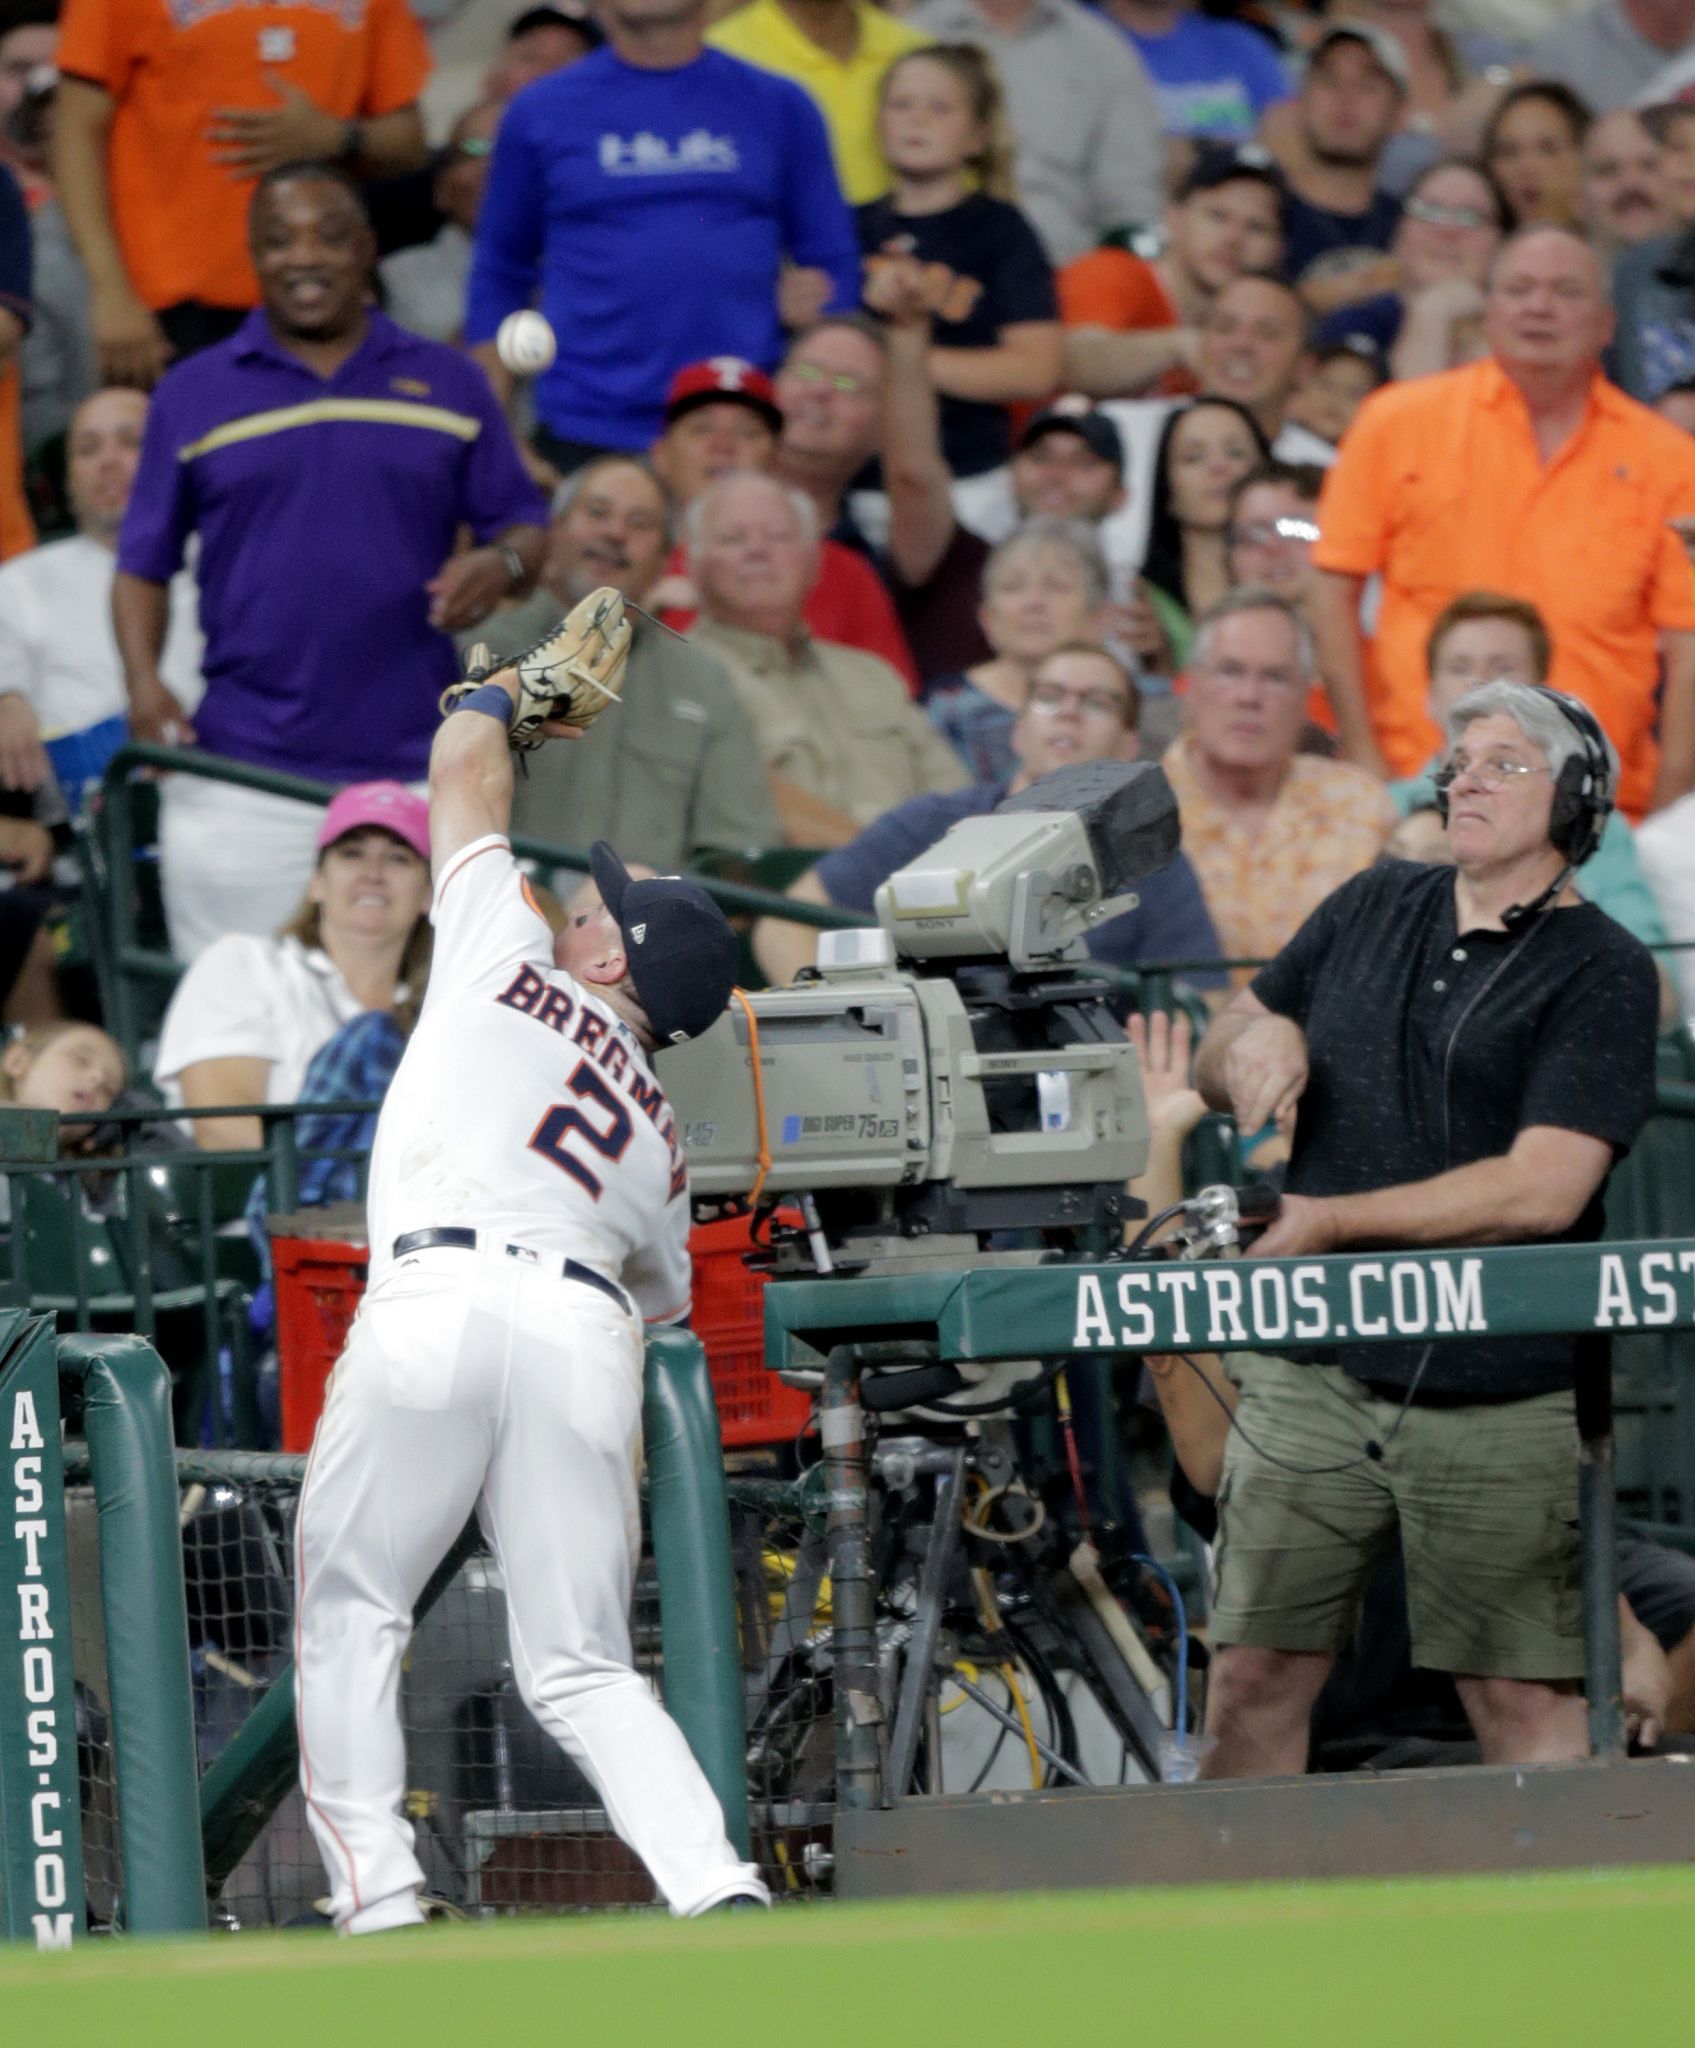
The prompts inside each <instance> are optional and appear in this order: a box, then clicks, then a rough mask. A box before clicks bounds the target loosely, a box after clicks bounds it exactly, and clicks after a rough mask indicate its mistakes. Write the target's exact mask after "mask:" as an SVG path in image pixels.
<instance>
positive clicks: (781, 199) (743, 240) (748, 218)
mask: <svg viewBox="0 0 1695 2048" xmlns="http://www.w3.org/2000/svg"><path fill="white" fill-rule="evenodd" d="M600 18H601V20H602V24H603V26H604V27H605V30H606V35H607V47H606V48H605V49H602V50H596V51H595V52H594V53H593V55H592V56H588V57H585V58H583V59H582V60H581V61H580V62H579V63H576V64H572V65H569V66H567V68H566V69H565V70H563V71H557V72H555V73H553V75H552V76H551V77H548V78H543V79H539V80H537V82H536V83H535V84H534V85H531V86H527V87H526V88H525V89H524V91H522V92H521V93H519V94H518V96H517V98H516V99H514V100H513V101H512V103H511V105H510V106H509V107H508V108H507V110H506V117H505V119H504V120H503V121H502V123H501V128H500V139H499V141H498V142H497V143H496V145H495V151H494V160H493V163H492V165H491V167H490V171H489V182H488V190H487V192H486V193H485V195H484V198H483V209H482V213H481V214H480V216H479V217H478V221H477V233H476V243H475V250H474V254H473V257H472V262H471V278H470V284H469V287H468V289H467V296H466V308H465V338H466V340H467V341H468V342H469V343H471V344H472V346H473V347H474V348H475V349H476V353H477V355H478V357H479V359H480V360H482V361H483V362H484V364H485V367H487V368H488V369H489V372H490V375H491V376H492V377H493V378H494V379H495V383H496V388H497V389H501V390H505V389H508V388H509V385H508V380H507V378H506V373H505V372H504V371H503V370H501V369H500V368H499V366H498V363H497V362H496V360H495V357H494V352H493V349H492V346H491V344H492V342H493V340H494V336H495V333H496V330H497V329H498V328H499V326H500V323H501V321H502V320H503V319H505V317H506V315H507V314H508V313H514V312H517V311H518V310H519V309H520V308H521V307H524V306H528V305H531V304H532V303H535V302H536V300H537V295H538V292H539V302H540V306H541V310H542V312H543V313H544V314H545V315H546V316H547V319H548V321H549V322H550V323H551V325H552V328H553V332H554V335H555V337H556V339H557V341H558V345H559V353H558V355H557V357H556V359H555V360H554V363H553V365H552V367H551V368H550V369H547V370H544V371H543V372H542V374H541V375H540V376H539V377H538V378H537V379H536V384H535V407H536V416H537V420H538V422H539V426H538V430H537V434H536V446H537V448H538V449H539V451H540V452H541V453H542V454H543V455H544V456H545V457H546V458H547V459H548V460H549V461H550V462H552V463H554V464H555V465H556V466H557V467H559V468H561V469H565V470H569V469H574V468H576V467H577V466H578V464H580V463H581V462H583V461H585V460H586V459H587V458H588V456H589V455H590V454H592V453H595V452H598V451H601V450H604V449H626V450H627V449H645V448H646V447H648V446H649V444H650V443H651V442H652V441H653V439H654V437H655V436H656V435H657V434H658V433H659V431H660V428H661V426H662V425H663V422H664V412H665V391H666V387H667V385H668V384H669V383H670V381H671V378H672V377H673V376H674V375H675V373H676V372H677V371H678V370H680V369H681V368H682V367H683V365H684V364H685V363H695V362H700V361H702V360H704V359H705V358H708V357H711V356H742V357H745V358H746V359H747V360H748V361H749V362H753V363H757V364H759V366H760V367H761V368H763V369H770V368H773V367H774V366H775V364H776V362H777V360H778V358H779V356H780V355H781V354H782V346H783V328H784V325H785V321H786V322H787V324H793V325H801V324H804V322H805V321H807V320H810V319H812V318H813V317H814V316H815V315H816V314H818V313H819V312H821V311H823V310H824V308H825V307H826V306H828V307H830V308H833V309H837V310H840V309H844V308H850V307H853V306H855V305H857V304H858V302H859V242H858V238H857V236H856V235H855V233H854V227H853V217H852V215H851V214H850V213H849V212H848V209H847V203H846V201H845V200H844V199H843V198H842V194H841V188H840V187H839V186H838V184H837V183H836V173H835V167H834V165H833V163H832V161H831V157H830V143H829V137H828V135H827V134H826V132H825V128H824V120H823V116H822V115H821V114H820V113H819V111H818V109H817V107H816V106H815V105H814V104H813V102H812V100H811V99H810V98H809V97H808V96H807V94H806V93H805V92H803V91H802V90H801V88H800V87H799V86H798V85H794V84H792V83H791V82H790V81H789V80H788V79H786V78H779V77H777V76H776V75H775V74H774V73H772V72H768V71H757V70H755V69H754V68H753V66H752V65H750V64H743V63H742V62H740V61H739V59H737V58H735V57H729V56H726V55H725V54H724V53H723V52H722V51H720V50H708V49H705V48H703V46H702V41H701V37H702V32H703V30H704V28H705V25H706V5H705V0H693V4H690V0H607V4H606V6H605V7H604V8H603V9H601V10H600ZM785 266H792V268H790V269H789V270H788V271H787V274H786V275H785ZM779 285H781V287H782V305H781V307H780V306H779Z"/></svg>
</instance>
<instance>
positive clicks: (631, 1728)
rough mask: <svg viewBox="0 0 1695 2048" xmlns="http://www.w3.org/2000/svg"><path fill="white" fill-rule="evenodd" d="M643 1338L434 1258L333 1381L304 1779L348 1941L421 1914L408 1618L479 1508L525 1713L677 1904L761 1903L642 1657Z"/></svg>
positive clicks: (313, 1564)
mask: <svg viewBox="0 0 1695 2048" xmlns="http://www.w3.org/2000/svg"><path fill="white" fill-rule="evenodd" d="M641 1407H642V1334H641V1329H640V1326H639V1324H638V1323H637V1322H636V1320H635V1319H634V1317H633V1316H630V1315H627V1314H625V1313H624V1312H623V1311H622V1310H621V1309H620V1308H619V1307H618V1305H617V1304H616V1303H615V1302H613V1301H611V1300H610V1299H608V1298H607V1297H606V1296H604V1295H602V1294H600V1293H599V1292H597V1291H596V1290H595V1289H594V1288H592V1287H586V1286H584V1285H583V1284H582V1283H581V1282H579V1281H571V1280H565V1279H563V1278H560V1277H558V1276H557V1275H552V1274H549V1273H547V1272H546V1271H544V1270H542V1269H540V1268H538V1267H533V1266H529V1265H527V1264H525V1263H524V1262H522V1261H520V1260H517V1259H513V1258H509V1257H506V1256H505V1255H504V1254H502V1253H499V1252H488V1253H484V1252H472V1251H459V1250H449V1249H445V1248H442V1249H432V1250H429V1251H425V1252H419V1253H414V1254H411V1255H409V1256H408V1257H407V1258H406V1259H404V1260H403V1261H401V1262H400V1263H399V1264H398V1265H394V1266H390V1267H389V1268H388V1269H387V1271H386V1272H384V1273H383V1274H382V1275H381V1277H380V1278H379V1280H378V1282H377V1283H376V1285H375V1286H374V1288H373V1289H372V1292H371V1293H370V1294H369V1295H368V1296H367V1297H366V1300H365V1302H364V1303H363V1305H362V1307H361V1309H360V1312H359V1315H358V1318H357V1320H356V1321H355V1323H354V1326H353V1330H352V1332H351V1334H350V1336H349V1339H348V1344H347V1349H346V1350H345V1351H344V1352H343V1354H342V1358H341V1361H340V1363H339V1364H338V1365H337V1367H336V1370H335V1374H334V1377H333V1379H332V1380H331V1383H330V1393H329V1397H328V1400H327V1402H326V1404H325V1408H324V1414H323V1419H322V1420H321V1421H320V1423H319V1425H318V1433H317V1437H316V1439H315V1440H314V1443H313V1446H312V1456H311V1460H310V1462H309V1464H308V1467H307V1472H306V1479H305V1483H304V1486H303V1488H302V1491H301V1499H300V1512H299V1520H298V1526H297V1532H296V1575H297V1581H296V1646H295V1647H296V1681H295V1682H296V1688H297V1714H298V1719H299V1728H300V1768H301V1783H302V1786H303V1788H304V1791H305V1795H306V1806H307V1813H308V1815H309V1817H310V1820H311V1825H312V1832H313V1834H314V1835H315V1836H316V1838H317V1843H318V1848H319V1851H320V1853H321V1854H322V1856H323V1859H324V1865H325V1868H326V1869H327V1871H328V1872H329V1875H330V1880H331V1884H332V1887H333V1895H332V1909H333V1912H334V1915H335V1921H336V1925H337V1926H338V1927H339V1928H340V1929H342V1931H344V1932H348V1933H370V1932H375V1931H376V1930H377V1929H379V1928H384V1927H395V1926H402V1925H405V1924H407V1923H409V1922H412V1921H416V1920H417V1919H419V1918H420V1917H421V1911H420V1908H419V1904H418V1893H419V1891H420V1889H421V1888H422V1885H423V1872H422V1871H421V1869H420V1868H419V1865H418V1861H417V1858H416V1857H415V1856H414V1854H413V1849H412V1840H413V1837H412V1828H411V1826H410V1824H409V1823H408V1822H407V1821H405V1820H404V1819H403V1818H402V1816H401V1812H400V1803H401V1797H402V1794H403V1792H404V1790H405V1784H406V1775H405V1773H406V1756H405V1745H404V1741H403V1738H402V1734H401V1729H400V1721H399V1711H398V1709H399V1687H400V1663H401V1658H402V1655H403V1654H404V1652H405V1649H406V1645H407V1642H408V1640H409V1639H410V1637H411V1633H412V1609H413V1605H414V1603H415V1602H416V1600H417V1598H418V1596H419V1594H420V1593H421V1592H422V1591H423V1588H424V1585H425V1582H426V1581H427V1580H428V1578H429V1575H430V1573H431V1572H432V1571H433V1570H434V1569H435V1567H436V1565H437V1564H438V1563H439V1561H440V1560H441V1558H442V1556H443V1555H444V1553H445V1552H446V1550H447V1548H448V1546H449V1545H450V1544H451V1543H452V1541H453V1539H454V1538H455V1537H456V1536H457V1535H458V1533H459V1531H460V1529H461V1528H463V1526H464V1524H465V1521H466V1518H467V1516H468V1515H469V1514H470V1513H471V1511H472V1510H473V1508H474V1509H475V1510H476V1513H477V1517H478V1520H479V1521H480V1523H481V1525H482V1529H483V1532H484V1534H485V1536H486V1537H487V1539H488V1541H489V1544H490V1546H491V1548H492V1549H493V1551H494V1555H495V1558H496V1561H497V1562H498V1564H499V1566H500V1571H501V1576H502V1579H503V1581H504V1583H505V1587H506V1602H507V1619H508V1626H509V1629H510V1634H511V1644H512V1667H513V1673H514V1676H515V1677H516V1679H517V1682H518V1686H519V1689H520V1691H521V1692H522V1694H523V1697H524V1700H525V1702H526V1704H527V1705H528V1706H529V1708H530V1711H531V1712H532V1713H533V1714H534V1715H535V1716H536V1718H537V1720H538V1721H539V1722H540V1723H541V1725H542V1726H543V1727H544V1728H545V1729H546V1730H547V1731H548V1733H549V1734H551V1735H552V1736H554V1738H555V1739H556V1740H557V1741H558V1742H559V1743H560V1745H561V1746H562V1747H563V1748H564V1749H565V1751H566V1752H567V1754H568V1755H569V1756H570V1757H571V1758H572V1759H573V1760H574V1761H575V1762H576V1764H577V1765H578V1766H579V1767H580V1768H581V1769H582V1770H583V1771H584V1772H585V1774H586V1775H587V1776H588V1778H589V1779H590V1780H591V1782H592V1783H593V1784H594V1785H595V1786H596V1788H597V1789H598V1790H599V1792H600V1794H601V1797H602V1799H603V1801H604V1802H605V1806H606V1812H607V1817H608V1818H609V1820H610V1821H611V1823H612V1825H613V1827H614V1828H615V1829H616V1830H617V1832H618V1833H619V1835H620V1836H622V1838H623V1839H624V1840H625V1841H626V1842H627V1843H628V1844H629V1845H630V1847H631V1848H633V1849H634V1850H635V1851H636V1853H637V1855H639V1856H640V1857H641V1859H642V1860H643V1862H644V1863H645V1864H646V1865H647V1867H648V1869H649V1870H650V1871H651V1872H652V1874H653V1877H654V1881H655V1882H656V1883H657V1885H658V1887H659V1889H660V1892H661V1893H662V1894H663V1896H664V1898H665V1900H666V1902H667V1904H668V1905H669V1906H670V1908H671V1910H672V1911H673V1912H674V1913H677V1914H691V1913H699V1912H703V1911H704V1910H705V1909H706V1908H707V1907H709V1906H712V1905H716V1904H718V1903H719V1902H720V1901H721V1900H723V1899H726V1898H729V1897H731V1896H733V1895H735V1894H737V1893H753V1894H755V1895H756V1896H761V1897H762V1896H764V1888H763V1886H762V1885H761V1883H760V1879H759V1873H758V1871H757V1869H756V1868H755V1867H754V1866H753V1865H751V1864H747V1863H743V1862H741V1861H740V1860H739V1858H738V1857H737V1855H736V1852H735V1850H734V1849H733V1848H732V1847H731V1845H730V1842H729V1840H728V1838H727V1837H726V1835H725V1832H724V1815H723V1811H722V1809H721V1808H720V1806H719V1804H718V1801H717V1798H716V1796H715V1795H714V1793H713V1791H712V1788H711V1786H710V1785H709V1784H708V1783H707V1781H706V1778H705V1776H704V1774H703V1773H702V1771H701V1769H700V1766H699V1765H698V1764H697V1763H696V1762H695V1759H694V1756H693V1753H692V1752H691V1751H690V1749H689V1746H688V1744H687V1742H686V1741H685V1740H684V1739H683V1735H682V1731H681V1730H680V1729H679V1728H678V1727H677V1725H676V1723H675V1722H674V1721H673V1720H672V1719H671V1718H670V1716H669V1715H668V1714H667V1713H666V1712H665V1711H664V1709H663V1708H662V1707H661V1706H660V1704H659V1702H658V1701H657V1700H656V1699H655V1697H654V1695H653V1693H652V1691H651V1690H650V1688H649V1687H648V1686H647V1684H646V1683H645V1682H644V1681H643V1680H642V1679H641V1678H640V1677H638V1676H637V1674H636V1673H635V1671H634V1670H632V1669H631V1664H630V1630H629V1610H630V1596H631V1588H632V1581H633V1577H634V1570H635V1562H636V1557H637V1554H638V1550H639V1545H640V1535H641V1519H640V1503H639V1498H638V1492H637V1488H638V1480H639V1472H640V1463H641Z"/></svg>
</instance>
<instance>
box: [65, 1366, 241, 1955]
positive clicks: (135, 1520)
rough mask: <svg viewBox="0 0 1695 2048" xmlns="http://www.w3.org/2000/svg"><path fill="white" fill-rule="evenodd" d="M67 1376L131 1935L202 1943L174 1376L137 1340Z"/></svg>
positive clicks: (68, 1370)
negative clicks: (73, 1393) (85, 1478)
mask: <svg viewBox="0 0 1695 2048" xmlns="http://www.w3.org/2000/svg"><path fill="white" fill-rule="evenodd" d="M59 1370H60V1374H61V1376H62V1377H63V1378H66V1379H69V1380H71V1381H73V1382H75V1383H76V1384H77V1385H78V1386H79V1387H80V1390H81V1394H82V1407H83V1427H84V1431H85V1433H86V1435H87V1437H88V1455H89V1465H90V1469H91V1472H92V1475H93V1479H94V1500H95V1507H96V1510H97V1513H98V1516H99V1527H100V1605H101V1609H102V1612H103V1613H104V1615H105V1620H106V1666H107V1671H108V1674H109V1676H110V1679H111V1688H112V1744H113V1757H114V1762H115V1764H116V1768H117V1779H118V1823H119V1831H120V1841H121V1844H122V1848H123V1865H124V1921H125V1925H126V1926H127V1927H128V1929H129V1931H130V1932H131V1933H133V1934H191V1933H203V1932H204V1931H205V1927H206V1883H205V1876H204V1872H203V1867H202V1863H201V1855H200V1818H199V1772H198V1764H197V1759H196V1756H195V1748H194V1706H193V1693H192V1681H191V1678H190V1675H189V1661H188V1613H187V1607H186V1604H185V1601H184V1596H183V1577H182V1537H181V1532H180V1530H179V1528H178V1524H177V1477H176V1459H175V1456H174V1454H173V1451H172V1447H171V1382H170V1375H169V1374H168V1373H167V1372H166V1370H165V1366H164V1363H163V1361H162V1360H161V1359H160V1357H159V1354H158V1353H157V1352H156V1351H155V1350H154V1349H153V1348H152V1346H151V1345H149V1344H146V1343H144V1342H143V1341H142V1339H141V1338H139V1337H67V1338H65V1339H64V1340H63V1341H62V1342H61V1344H60V1346H59Z"/></svg>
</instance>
